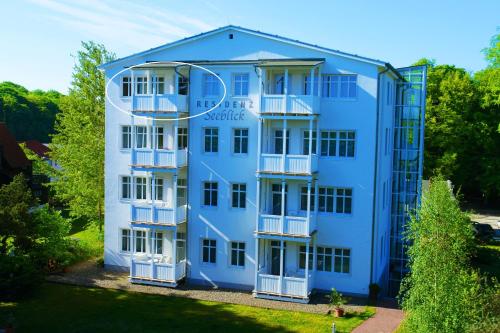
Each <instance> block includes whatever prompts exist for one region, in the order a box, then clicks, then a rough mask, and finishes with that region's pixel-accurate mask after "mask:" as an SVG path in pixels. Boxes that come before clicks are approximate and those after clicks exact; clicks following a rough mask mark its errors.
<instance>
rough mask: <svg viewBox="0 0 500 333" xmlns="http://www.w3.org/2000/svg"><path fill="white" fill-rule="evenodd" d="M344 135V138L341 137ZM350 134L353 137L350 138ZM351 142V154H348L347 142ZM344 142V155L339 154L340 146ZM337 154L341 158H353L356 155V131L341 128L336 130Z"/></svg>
mask: <svg viewBox="0 0 500 333" xmlns="http://www.w3.org/2000/svg"><path fill="white" fill-rule="evenodd" d="M343 134H344V135H345V138H342V137H341V136H342V135H343ZM350 134H352V135H353V138H350V137H349V136H350ZM351 142H352V144H353V149H352V156H351V155H349V154H348V152H349V143H351ZM344 144H345V155H341V146H342V145H344ZM337 156H338V157H342V158H353V157H355V156H356V131H351V130H342V131H337Z"/></svg>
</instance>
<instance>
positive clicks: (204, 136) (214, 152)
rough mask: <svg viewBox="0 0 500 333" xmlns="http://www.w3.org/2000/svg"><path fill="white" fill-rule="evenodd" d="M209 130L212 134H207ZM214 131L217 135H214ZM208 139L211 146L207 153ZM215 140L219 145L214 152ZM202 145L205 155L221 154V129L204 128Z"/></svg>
mask: <svg viewBox="0 0 500 333" xmlns="http://www.w3.org/2000/svg"><path fill="white" fill-rule="evenodd" d="M207 130H209V131H210V133H207ZM214 131H215V133H216V134H214ZM207 138H208V139H209V140H210V144H209V147H210V150H209V151H207V149H206V148H207V146H206V144H205V141H206V139H207ZM214 139H216V140H217V144H216V146H215V151H213V148H214V147H213V142H214ZM202 145H203V153H205V154H217V153H218V152H219V128H218V127H203V141H202Z"/></svg>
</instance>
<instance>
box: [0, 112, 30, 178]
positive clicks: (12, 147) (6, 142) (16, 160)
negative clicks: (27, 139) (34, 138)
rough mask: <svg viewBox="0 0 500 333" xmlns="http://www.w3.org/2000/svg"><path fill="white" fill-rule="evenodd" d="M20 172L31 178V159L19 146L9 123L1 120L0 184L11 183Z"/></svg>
mask: <svg viewBox="0 0 500 333" xmlns="http://www.w3.org/2000/svg"><path fill="white" fill-rule="evenodd" d="M19 173H23V174H24V175H25V176H26V178H27V179H28V180H31V161H30V160H28V158H27V157H26V155H25V154H24V152H23V150H22V149H21V147H19V145H18V143H17V142H16V138H15V137H14V136H13V135H12V133H10V131H9V129H8V128H7V125H6V124H5V123H1V122H0V185H4V184H8V183H10V182H11V181H12V179H13V178H14V176H15V175H17V174H19Z"/></svg>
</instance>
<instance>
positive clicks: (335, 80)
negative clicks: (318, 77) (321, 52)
mask: <svg viewBox="0 0 500 333" xmlns="http://www.w3.org/2000/svg"><path fill="white" fill-rule="evenodd" d="M323 97H332V98H356V97H357V76H356V75H331V74H327V75H324V76H323Z"/></svg>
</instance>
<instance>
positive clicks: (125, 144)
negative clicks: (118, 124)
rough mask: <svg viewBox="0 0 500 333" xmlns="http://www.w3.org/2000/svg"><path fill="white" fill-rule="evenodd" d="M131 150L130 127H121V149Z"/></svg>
mask: <svg viewBox="0 0 500 333" xmlns="http://www.w3.org/2000/svg"><path fill="white" fill-rule="evenodd" d="M130 148H132V127H130V126H122V149H130Z"/></svg>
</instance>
